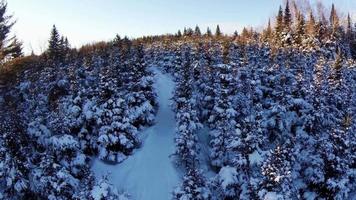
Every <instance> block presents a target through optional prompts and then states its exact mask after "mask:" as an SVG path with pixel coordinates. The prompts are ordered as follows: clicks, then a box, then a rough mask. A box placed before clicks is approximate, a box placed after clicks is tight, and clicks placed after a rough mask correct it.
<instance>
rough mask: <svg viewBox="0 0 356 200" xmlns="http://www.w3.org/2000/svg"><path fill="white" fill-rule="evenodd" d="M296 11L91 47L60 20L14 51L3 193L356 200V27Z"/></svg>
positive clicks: (5, 107)
mask: <svg viewBox="0 0 356 200" xmlns="http://www.w3.org/2000/svg"><path fill="white" fill-rule="evenodd" d="M295 6H296V7H295V8H294V14H295V15H293V16H292V14H291V13H290V8H289V4H288V3H287V4H286V6H285V7H284V8H283V9H282V7H281V8H280V10H279V12H278V13H277V16H276V23H275V25H272V24H271V23H268V25H267V26H266V28H265V29H264V30H263V31H260V32H258V31H256V30H254V29H252V28H251V29H247V28H245V29H243V31H242V32H241V33H240V34H239V33H236V34H235V35H225V34H223V33H222V31H221V30H220V28H217V29H216V32H215V33H214V34H212V33H211V31H210V30H209V29H208V31H207V32H206V33H205V34H204V33H201V31H200V29H199V27H198V26H197V27H196V28H195V29H194V30H193V29H191V28H186V29H185V30H184V31H183V33H181V32H180V31H179V32H178V33H176V34H167V35H159V36H147V37H142V38H136V39H129V38H127V37H124V38H121V37H120V36H118V35H117V36H116V37H115V38H114V39H113V40H111V41H107V42H100V43H95V44H88V45H85V46H83V47H81V48H79V49H76V48H71V47H70V44H69V43H68V40H67V39H66V38H65V37H64V36H62V35H60V33H59V32H58V30H57V28H56V27H55V26H53V29H52V33H51V39H50V42H49V47H48V50H47V51H46V52H44V53H43V54H41V55H30V56H13V54H11V55H9V56H8V57H7V58H6V59H8V60H6V61H4V60H2V61H3V63H2V64H1V68H0V69H1V70H0V110H1V112H0V199H10V200H12V199H51V200H54V199H58V200H60V199H94V200H101V199H107V200H111V199H121V200H126V199H156V200H161V199H162V200H164V199H179V200H189V199H194V200H196V199H197V200H199V199H217V200H220V199H227V200H228V199H261V200H272V199H278V200H280V199H307V200H313V199H315V200H316V199H354V195H355V194H356V154H355V151H356V135H355V133H356V123H355V117H356V62H355V57H356V53H355V52H356V49H355V47H356V45H355V44H356V29H355V28H354V26H353V23H352V21H351V19H350V17H348V18H347V19H346V20H345V21H346V22H347V23H346V24H345V25H343V24H341V21H342V19H341V18H340V17H339V16H338V15H337V13H336V11H335V8H334V6H332V10H331V13H330V16H328V17H325V16H319V15H320V13H319V15H316V14H315V13H313V11H312V10H311V11H308V12H306V13H304V12H302V10H298V6H297V5H295ZM314 15H315V16H314ZM326 18H328V19H329V20H326ZM355 27H356V24H355Z"/></svg>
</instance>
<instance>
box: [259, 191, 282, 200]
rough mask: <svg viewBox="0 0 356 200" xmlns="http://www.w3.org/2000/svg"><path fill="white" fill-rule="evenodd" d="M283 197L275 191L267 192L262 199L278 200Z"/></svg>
mask: <svg viewBox="0 0 356 200" xmlns="http://www.w3.org/2000/svg"><path fill="white" fill-rule="evenodd" d="M279 199H284V198H283V196H282V195H278V194H277V193H275V192H268V193H267V194H266V196H265V198H264V200H279Z"/></svg>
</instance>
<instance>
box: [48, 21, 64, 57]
mask: <svg viewBox="0 0 356 200" xmlns="http://www.w3.org/2000/svg"><path fill="white" fill-rule="evenodd" d="M48 43H49V46H48V50H47V51H48V56H49V58H50V59H51V60H52V61H58V60H60V58H62V55H61V46H62V39H61V36H60V35H59V32H58V30H57V27H56V25H53V27H52V31H51V37H50V39H49V41H48Z"/></svg>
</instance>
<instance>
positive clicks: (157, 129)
mask: <svg viewBox="0 0 356 200" xmlns="http://www.w3.org/2000/svg"><path fill="white" fill-rule="evenodd" d="M154 72H155V74H156V76H155V78H156V81H155V84H154V87H155V89H156V91H157V93H158V103H159V110H158V113H157V116H156V124H155V125H153V126H152V127H150V128H148V129H146V130H145V131H143V133H142V134H144V135H145V136H147V137H146V138H145V139H144V140H143V146H142V147H141V148H140V149H138V150H137V151H135V152H134V154H133V155H132V156H130V157H129V158H128V159H127V160H125V161H124V162H122V163H121V164H118V165H110V164H105V163H103V162H101V161H100V160H98V159H97V160H95V161H94V163H93V166H92V170H93V171H94V172H95V175H96V176H97V177H98V178H100V177H101V176H102V175H105V174H107V173H108V172H109V173H110V175H109V176H108V177H109V180H110V182H111V183H112V184H114V185H115V186H116V187H117V188H118V189H119V190H125V191H127V192H128V193H129V194H130V195H132V197H133V199H137V200H146V199H147V200H168V199H171V197H172V191H173V190H174V187H176V186H178V185H179V182H180V181H179V179H180V178H179V175H178V172H177V170H176V168H175V166H174V163H173V161H172V159H171V158H170V155H171V154H172V153H173V152H174V148H175V146H174V130H175V126H176V122H175V119H174V112H173V111H172V110H171V107H170V98H171V97H172V95H173V90H174V82H173V80H172V78H171V77H170V76H169V75H167V74H163V73H162V72H161V71H159V70H157V69H154Z"/></svg>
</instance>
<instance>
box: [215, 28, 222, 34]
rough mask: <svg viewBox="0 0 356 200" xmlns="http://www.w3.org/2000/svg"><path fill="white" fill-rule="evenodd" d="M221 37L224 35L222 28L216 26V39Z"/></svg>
mask: <svg viewBox="0 0 356 200" xmlns="http://www.w3.org/2000/svg"><path fill="white" fill-rule="evenodd" d="M221 35H222V33H221V30H220V26H219V25H217V26H216V31H215V36H216V37H220V36H221Z"/></svg>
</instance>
